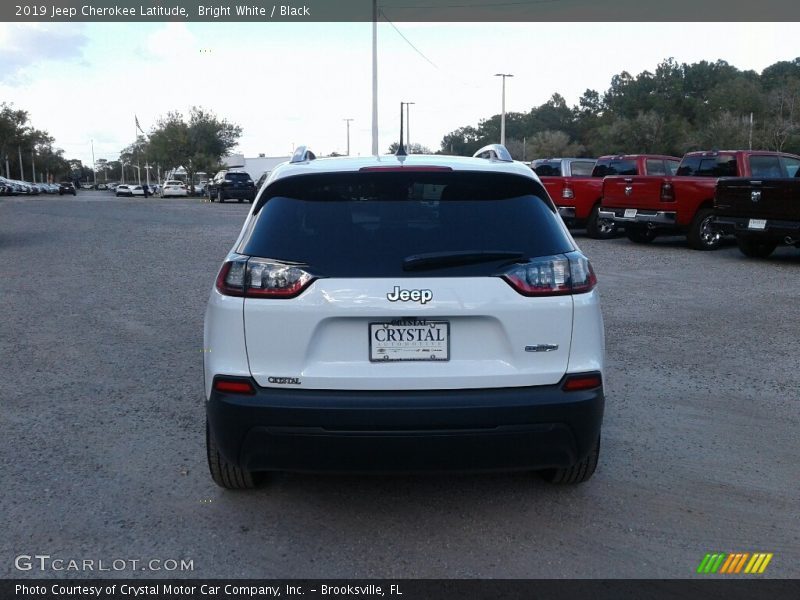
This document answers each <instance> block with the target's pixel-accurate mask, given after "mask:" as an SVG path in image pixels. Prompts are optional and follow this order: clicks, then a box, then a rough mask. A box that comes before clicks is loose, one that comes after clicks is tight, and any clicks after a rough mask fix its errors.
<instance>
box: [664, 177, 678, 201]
mask: <svg viewBox="0 0 800 600" xmlns="http://www.w3.org/2000/svg"><path fill="white" fill-rule="evenodd" d="M674 201H675V190H674V189H673V187H672V184H671V183H670V182H669V181H665V182H664V183H662V184H661V202H674Z"/></svg>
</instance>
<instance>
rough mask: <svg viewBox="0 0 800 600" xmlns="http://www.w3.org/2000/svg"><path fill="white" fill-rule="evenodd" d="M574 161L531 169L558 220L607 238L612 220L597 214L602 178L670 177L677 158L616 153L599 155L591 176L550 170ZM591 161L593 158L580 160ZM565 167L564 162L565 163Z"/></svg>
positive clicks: (539, 163)
mask: <svg viewBox="0 0 800 600" xmlns="http://www.w3.org/2000/svg"><path fill="white" fill-rule="evenodd" d="M575 160H577V159H547V160H541V161H534V162H533V163H532V164H531V168H533V170H534V171H536V173H537V174H538V175H539V179H540V180H541V181H542V184H544V187H545V189H547V193H548V194H550V197H551V198H552V199H553V202H554V203H555V204H556V206H557V207H558V212H559V214H560V215H561V218H563V219H564V222H565V223H566V224H567V226H569V227H586V233H587V234H588V235H589V237H593V238H597V239H603V238H609V237H612V236H613V235H614V233H615V232H616V225H615V223H614V220H613V219H601V218H600V217H599V214H598V211H599V209H600V200H601V199H602V197H603V195H604V193H603V178H604V177H606V176H608V175H672V174H674V173H675V169H676V168H677V167H678V163H679V162H680V159H679V158H677V157H675V156H662V155H656V154H620V155H613V156H612V155H609V156H601V157H600V158H598V159H597V162H596V163H595V165H594V168H593V169H592V171H591V174H588V176H586V175H584V176H577V175H576V173H575V172H574V169H573V172H572V173H571V174H570V173H564V172H563V166H562V173H561V174H560V175H558V174H556V173H555V172H554V171H553V166H552V163H554V162H555V161H559V162H560V163H561V164H562V165H564V163H567V161H575ZM583 160H593V159H583ZM567 164H568V163H567Z"/></svg>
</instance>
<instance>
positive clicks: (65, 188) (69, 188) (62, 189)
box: [58, 181, 78, 196]
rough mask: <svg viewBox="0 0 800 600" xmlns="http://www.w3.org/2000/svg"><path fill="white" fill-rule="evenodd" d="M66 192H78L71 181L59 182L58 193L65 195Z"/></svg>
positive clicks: (74, 193)
mask: <svg viewBox="0 0 800 600" xmlns="http://www.w3.org/2000/svg"><path fill="white" fill-rule="evenodd" d="M64 194H72V195H73V196H76V195H77V194H78V191H77V190H76V189H75V185H74V184H73V183H72V182H71V181H62V182H61V183H59V184H58V195H59V196H63V195H64Z"/></svg>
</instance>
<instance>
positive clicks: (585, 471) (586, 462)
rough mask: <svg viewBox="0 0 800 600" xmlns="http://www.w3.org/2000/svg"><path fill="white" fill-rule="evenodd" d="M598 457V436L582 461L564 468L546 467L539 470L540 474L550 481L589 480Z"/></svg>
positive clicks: (571, 481) (573, 481)
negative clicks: (592, 447) (592, 448)
mask: <svg viewBox="0 0 800 600" xmlns="http://www.w3.org/2000/svg"><path fill="white" fill-rule="evenodd" d="M599 457H600V436H597V443H596V444H595V447H594V450H592V451H591V452H590V453H589V455H588V456H587V457H586V458H584V459H583V460H582V461H580V462H578V463H576V464H574V465H572V466H571V467H567V468H564V469H546V470H544V471H541V473H540V474H541V476H542V478H543V479H544V480H545V481H548V482H550V483H583V482H584V481H589V479H591V477H592V475H593V474H594V471H595V469H596V468H597V459H598V458H599Z"/></svg>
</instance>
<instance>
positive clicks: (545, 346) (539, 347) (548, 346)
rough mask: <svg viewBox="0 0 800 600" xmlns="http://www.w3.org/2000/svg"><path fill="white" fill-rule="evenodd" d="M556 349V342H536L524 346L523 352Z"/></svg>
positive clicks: (551, 350)
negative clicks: (533, 344)
mask: <svg viewBox="0 0 800 600" xmlns="http://www.w3.org/2000/svg"><path fill="white" fill-rule="evenodd" d="M554 350H558V344H536V345H535V346H525V352H553V351H554Z"/></svg>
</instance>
